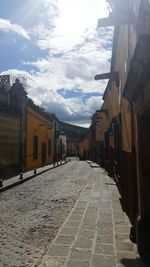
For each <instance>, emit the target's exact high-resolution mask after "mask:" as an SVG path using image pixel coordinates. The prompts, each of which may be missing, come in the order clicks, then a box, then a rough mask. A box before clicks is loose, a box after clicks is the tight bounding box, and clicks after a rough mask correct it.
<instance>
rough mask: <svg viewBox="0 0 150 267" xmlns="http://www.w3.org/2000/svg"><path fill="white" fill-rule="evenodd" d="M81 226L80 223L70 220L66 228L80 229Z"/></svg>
mask: <svg viewBox="0 0 150 267" xmlns="http://www.w3.org/2000/svg"><path fill="white" fill-rule="evenodd" d="M79 225H80V221H71V220H69V221H67V222H66V223H65V227H76V228H77V227H79Z"/></svg>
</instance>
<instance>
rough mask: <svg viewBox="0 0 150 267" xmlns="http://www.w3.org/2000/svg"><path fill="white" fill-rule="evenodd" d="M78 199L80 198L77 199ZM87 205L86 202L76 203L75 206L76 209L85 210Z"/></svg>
mask: <svg viewBox="0 0 150 267" xmlns="http://www.w3.org/2000/svg"><path fill="white" fill-rule="evenodd" d="M79 199H80V197H79ZM86 205H87V201H80V200H79V201H78V202H77V204H76V207H82V208H85V207H86Z"/></svg>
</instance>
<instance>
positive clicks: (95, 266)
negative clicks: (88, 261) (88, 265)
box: [92, 254, 116, 267]
mask: <svg viewBox="0 0 150 267" xmlns="http://www.w3.org/2000/svg"><path fill="white" fill-rule="evenodd" d="M92 267H116V262H115V257H114V256H105V255H95V254H94V255H93V258H92Z"/></svg>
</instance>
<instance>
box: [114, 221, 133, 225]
mask: <svg viewBox="0 0 150 267" xmlns="http://www.w3.org/2000/svg"><path fill="white" fill-rule="evenodd" d="M114 223H115V226H120V227H121V226H122V227H130V224H129V223H128V221H123V220H122V221H121V220H114Z"/></svg>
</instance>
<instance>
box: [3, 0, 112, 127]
mask: <svg viewBox="0 0 150 267" xmlns="http://www.w3.org/2000/svg"><path fill="white" fill-rule="evenodd" d="M0 3H1V9H0V73H1V74H10V75H11V77H12V78H11V80H12V82H13V81H14V79H15V77H19V78H20V81H21V82H22V83H23V84H24V86H25V89H26V91H27V93H28V97H30V98H31V99H32V100H33V101H34V102H35V104H37V105H40V106H42V107H44V108H45V109H46V110H48V111H50V112H53V113H55V114H56V115H57V117H58V118H59V119H60V120H62V121H65V122H68V123H71V124H75V125H80V126H83V127H89V124H90V118H91V116H92V114H93V113H94V112H95V111H96V110H97V109H100V107H101V105H102V95H103V92H104V91H105V88H106V82H107V81H105V80H102V81H95V80H94V76H95V75H96V74H98V73H104V72H109V70H110V59H111V47H112V35H113V30H112V28H98V27H97V23H98V19H99V18H104V17H107V16H108V4H107V3H106V0H25V1H24V0H12V1H10V0H0Z"/></svg>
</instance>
